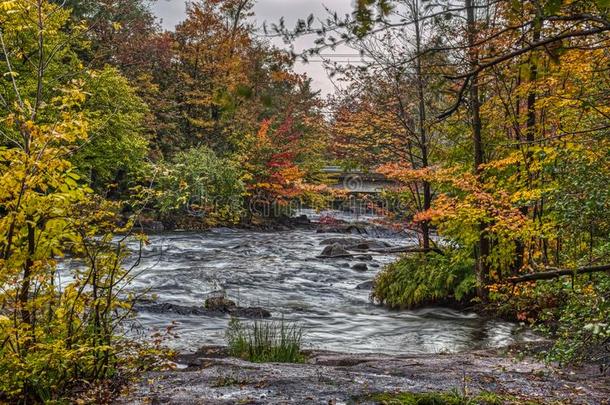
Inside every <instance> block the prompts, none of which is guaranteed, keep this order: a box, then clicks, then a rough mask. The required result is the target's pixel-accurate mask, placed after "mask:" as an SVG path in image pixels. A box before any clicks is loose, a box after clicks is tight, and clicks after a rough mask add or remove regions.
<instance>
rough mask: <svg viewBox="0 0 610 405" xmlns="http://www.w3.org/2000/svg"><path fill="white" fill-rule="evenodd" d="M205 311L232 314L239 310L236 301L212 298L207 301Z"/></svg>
mask: <svg viewBox="0 0 610 405" xmlns="http://www.w3.org/2000/svg"><path fill="white" fill-rule="evenodd" d="M204 306H205V309H207V310H210V311H219V312H230V311H231V310H233V309H235V308H237V304H235V302H234V301H231V300H230V299H228V298H226V297H211V298H208V299H206V300H205V305H204Z"/></svg>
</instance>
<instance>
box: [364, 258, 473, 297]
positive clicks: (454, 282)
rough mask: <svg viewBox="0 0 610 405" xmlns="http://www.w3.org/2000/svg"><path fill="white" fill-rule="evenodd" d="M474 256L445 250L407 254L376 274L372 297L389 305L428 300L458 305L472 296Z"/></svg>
mask: <svg viewBox="0 0 610 405" xmlns="http://www.w3.org/2000/svg"><path fill="white" fill-rule="evenodd" d="M473 266H474V260H473V259H470V258H468V257H463V256H461V255H459V254H456V252H455V251H447V252H444V253H443V254H439V253H437V252H431V253H427V254H423V253H422V254H416V255H407V256H403V257H402V258H400V259H399V260H398V261H396V262H395V263H392V264H390V265H388V266H386V267H385V268H384V269H383V271H381V272H379V274H378V275H377V277H376V278H375V282H374V286H375V288H374V289H373V292H372V293H371V298H372V299H373V300H375V301H376V302H378V303H380V304H384V305H386V306H388V307H390V308H401V309H404V308H415V307H421V306H424V305H428V304H448V305H456V306H461V305H465V304H468V303H469V301H470V299H471V298H472V297H473V296H474V289H475V285H476V280H475V278H474V274H473V272H472V268H473Z"/></svg>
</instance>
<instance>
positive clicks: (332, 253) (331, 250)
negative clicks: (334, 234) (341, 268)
mask: <svg viewBox="0 0 610 405" xmlns="http://www.w3.org/2000/svg"><path fill="white" fill-rule="evenodd" d="M344 256H349V252H348V251H347V250H345V248H344V247H343V246H341V245H340V244H338V243H334V244H332V245H329V246H326V247H325V248H324V250H322V253H320V257H344Z"/></svg>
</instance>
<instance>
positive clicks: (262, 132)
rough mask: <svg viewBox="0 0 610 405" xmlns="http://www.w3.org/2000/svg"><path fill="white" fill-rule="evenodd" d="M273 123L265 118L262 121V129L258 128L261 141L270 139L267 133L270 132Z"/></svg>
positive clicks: (258, 136)
mask: <svg viewBox="0 0 610 405" xmlns="http://www.w3.org/2000/svg"><path fill="white" fill-rule="evenodd" d="M270 125H271V120H263V122H262V123H261V126H260V129H259V130H258V134H257V138H258V140H259V142H266V141H267V139H268V136H267V134H268V133H269V126H270Z"/></svg>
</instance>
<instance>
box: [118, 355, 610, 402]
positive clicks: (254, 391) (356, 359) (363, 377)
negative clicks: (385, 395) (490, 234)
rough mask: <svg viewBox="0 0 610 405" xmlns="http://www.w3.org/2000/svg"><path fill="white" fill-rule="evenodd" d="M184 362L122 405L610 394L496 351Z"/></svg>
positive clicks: (586, 375)
mask: <svg viewBox="0 0 610 405" xmlns="http://www.w3.org/2000/svg"><path fill="white" fill-rule="evenodd" d="M178 362H179V363H180V364H181V365H182V366H183V367H185V368H184V369H183V371H169V372H150V373H146V374H145V375H144V376H142V379H141V380H140V381H139V382H137V383H136V384H135V385H133V386H132V387H130V389H129V390H128V392H127V393H126V394H124V396H123V397H122V398H119V399H118V401H117V403H120V404H151V403H152V404H160V403H163V404H236V403H247V404H303V403H312V404H338V403H357V404H368V403H373V402H372V401H371V400H370V398H369V396H370V395H371V394H375V393H380V392H394V391H402V392H406V391H408V392H439V391H444V392H447V391H452V390H458V391H459V392H463V391H464V390H466V391H467V392H468V393H469V394H471V395H476V394H477V393H478V392H481V391H491V392H495V393H497V394H499V395H506V396H510V397H511V398H514V400H516V401H523V402H525V401H526V400H532V401H537V402H536V403H543V404H544V403H549V404H551V403H552V404H556V403H562V404H563V403H570V404H603V403H607V402H604V401H607V398H608V394H609V392H608V380H605V381H604V380H603V379H601V380H600V378H598V377H596V378H593V375H592V374H590V373H592V372H591V371H589V372H579V373H575V374H574V373H567V372H566V373H563V372H561V371H559V370H557V369H554V368H551V367H547V366H545V365H544V364H542V363H540V362H537V361H535V360H532V359H525V360H521V361H517V360H515V359H511V358H509V357H505V356H503V355H502V354H500V353H499V352H497V351H489V350H488V351H474V352H470V353H462V354H451V355H442V354H432V355H419V356H409V357H401V356H385V355H380V354H359V355H355V354H340V353H333V352H311V353H310V357H309V360H308V362H307V363H306V364H271V363H267V364H254V363H249V362H246V361H243V360H239V359H234V358H228V357H226V356H225V353H224V351H223V349H222V348H210V349H206V350H200V351H199V353H196V354H193V355H188V356H182V358H180V359H178ZM517 403H519V402H517Z"/></svg>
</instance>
